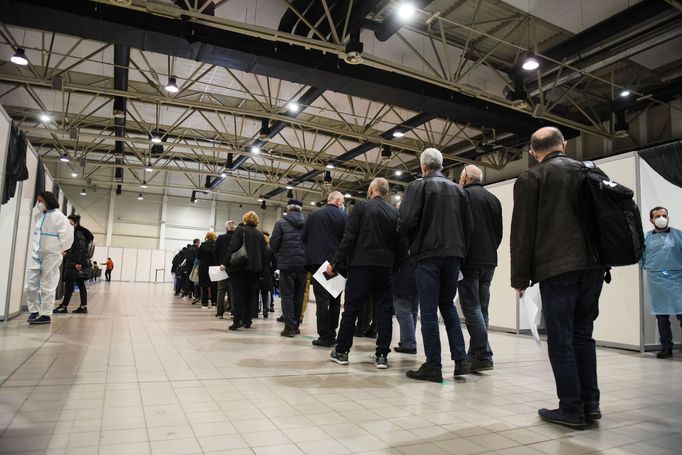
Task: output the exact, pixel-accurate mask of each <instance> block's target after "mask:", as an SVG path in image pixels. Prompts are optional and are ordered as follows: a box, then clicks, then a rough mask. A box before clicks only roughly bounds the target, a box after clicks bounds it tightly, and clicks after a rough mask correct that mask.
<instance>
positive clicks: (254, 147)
mask: <svg viewBox="0 0 682 455" xmlns="http://www.w3.org/2000/svg"><path fill="white" fill-rule="evenodd" d="M251 153H253V154H255V155H258V154H259V153H260V147H259V146H257V145H252V146H251Z"/></svg>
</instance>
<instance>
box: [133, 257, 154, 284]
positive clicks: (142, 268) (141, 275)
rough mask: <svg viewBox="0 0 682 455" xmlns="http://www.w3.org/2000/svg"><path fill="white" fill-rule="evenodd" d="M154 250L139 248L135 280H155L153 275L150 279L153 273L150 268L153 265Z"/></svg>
mask: <svg viewBox="0 0 682 455" xmlns="http://www.w3.org/2000/svg"><path fill="white" fill-rule="evenodd" d="M151 263H152V251H151V250H145V249H139V250H137V259H136V266H135V278H134V279H135V281H137V282H149V281H154V278H153V277H152V278H151V279H150V276H152V274H151V273H150V269H151V267H152V264H151Z"/></svg>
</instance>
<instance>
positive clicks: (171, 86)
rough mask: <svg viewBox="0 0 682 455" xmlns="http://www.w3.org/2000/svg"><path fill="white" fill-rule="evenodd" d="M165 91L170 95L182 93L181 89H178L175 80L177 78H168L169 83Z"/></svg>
mask: <svg viewBox="0 0 682 455" xmlns="http://www.w3.org/2000/svg"><path fill="white" fill-rule="evenodd" d="M165 89H166V91H167V92H168V93H178V92H179V91H180V89H179V88H178V83H177V81H176V80H175V76H171V77H169V78H168V83H167V84H166V87H165Z"/></svg>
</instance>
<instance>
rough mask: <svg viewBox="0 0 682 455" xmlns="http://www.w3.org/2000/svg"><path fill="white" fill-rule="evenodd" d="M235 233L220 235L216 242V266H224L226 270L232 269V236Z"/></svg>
mask: <svg viewBox="0 0 682 455" xmlns="http://www.w3.org/2000/svg"><path fill="white" fill-rule="evenodd" d="M233 234H234V231H228V232H226V233H224V234H220V235H219V236H218V238H217V239H216V241H215V252H214V254H213V255H214V257H215V263H216V265H224V266H225V268H227V269H229V268H230V258H229V255H230V254H231V253H230V241H231V240H232V235H233Z"/></svg>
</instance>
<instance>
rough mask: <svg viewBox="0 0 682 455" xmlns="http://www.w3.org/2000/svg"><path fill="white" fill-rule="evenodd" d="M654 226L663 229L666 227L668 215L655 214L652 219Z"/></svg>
mask: <svg viewBox="0 0 682 455" xmlns="http://www.w3.org/2000/svg"><path fill="white" fill-rule="evenodd" d="M654 226H656V227H657V228H658V229H665V228H667V227H668V217H667V216H657V217H656V219H655V220H654Z"/></svg>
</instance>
